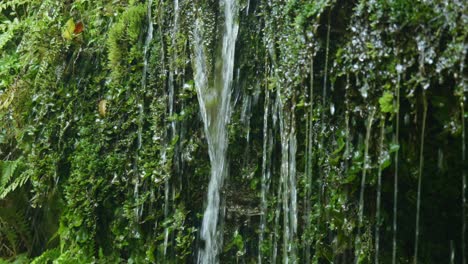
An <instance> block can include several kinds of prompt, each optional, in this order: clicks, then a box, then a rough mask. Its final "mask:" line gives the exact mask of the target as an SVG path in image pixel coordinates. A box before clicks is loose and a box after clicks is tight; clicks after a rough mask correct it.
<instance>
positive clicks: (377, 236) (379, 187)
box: [375, 116, 385, 264]
mask: <svg viewBox="0 0 468 264" xmlns="http://www.w3.org/2000/svg"><path fill="white" fill-rule="evenodd" d="M384 131H385V116H382V117H381V119H380V142H379V159H378V163H379V171H378V173H377V202H376V204H377V208H376V215H375V264H379V248H380V203H381V194H382V163H383V161H384V159H383V157H382V155H383V153H382V151H383V142H384V136H385V134H384Z"/></svg>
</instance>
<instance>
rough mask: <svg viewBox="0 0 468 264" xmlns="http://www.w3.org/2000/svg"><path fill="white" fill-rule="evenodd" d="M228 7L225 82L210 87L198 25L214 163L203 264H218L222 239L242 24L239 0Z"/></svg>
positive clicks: (201, 93)
mask: <svg viewBox="0 0 468 264" xmlns="http://www.w3.org/2000/svg"><path fill="white" fill-rule="evenodd" d="M220 6H221V7H224V25H225V26H224V36H223V43H222V75H221V77H220V80H221V82H214V83H215V84H219V85H215V87H208V77H207V68H206V57H205V53H204V46H203V39H202V34H201V22H200V20H197V24H196V25H195V32H194V39H195V47H194V50H195V86H196V89H197V96H198V101H199V104H200V109H201V114H202V118H203V122H204V129H205V135H206V139H207V141H208V150H209V156H210V162H211V178H210V182H209V185H208V202H207V207H206V210H205V213H204V215H203V223H202V227H201V238H202V239H203V240H204V242H205V248H204V249H202V250H200V254H199V256H198V262H199V263H216V262H217V255H218V252H219V250H220V247H221V246H220V244H221V243H220V241H218V228H217V227H218V216H219V209H220V190H221V188H222V186H223V182H224V178H225V177H226V174H227V159H226V150H227V145H228V138H227V136H228V135H227V128H226V126H227V124H228V123H229V119H230V112H231V102H230V101H231V85H232V79H233V68H234V52H235V43H236V39H237V32H238V28H239V26H238V24H237V22H236V17H237V11H238V7H237V3H236V1H235V0H221V1H220Z"/></svg>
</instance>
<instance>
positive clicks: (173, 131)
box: [163, 0, 179, 256]
mask: <svg viewBox="0 0 468 264" xmlns="http://www.w3.org/2000/svg"><path fill="white" fill-rule="evenodd" d="M178 28H179V1H178V0H174V25H173V28H172V46H175V42H176V39H177V31H178ZM176 57H177V53H176V52H175V51H173V53H172V54H171V56H170V70H169V80H168V82H169V85H168V86H169V98H168V104H169V117H171V126H170V134H169V139H168V144H170V143H171V141H172V140H173V139H174V137H175V135H176V132H177V131H176V123H175V120H174V118H172V116H173V114H174V74H175V73H174V72H175V69H174V68H175V65H174V64H175V60H176ZM164 152H165V150H164ZM164 160H165V153H164ZM170 189H171V184H170V182H169V177H168V178H166V180H165V182H164V217H165V218H167V217H168V215H169V203H170V197H169V196H170V194H169V193H170ZM172 191H173V192H174V189H172ZM168 240H169V228H168V227H166V228H165V229H164V250H163V251H164V256H165V255H166V251H167V246H168Z"/></svg>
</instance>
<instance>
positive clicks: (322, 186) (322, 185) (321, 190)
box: [317, 12, 331, 228]
mask: <svg viewBox="0 0 468 264" xmlns="http://www.w3.org/2000/svg"><path fill="white" fill-rule="evenodd" d="M330 19H331V15H330V12H329V13H328V26H327V41H326V48H325V65H324V70H323V72H324V73H323V90H322V106H321V108H322V109H321V111H322V120H321V123H322V124H321V128H320V133H321V135H320V142H319V144H318V147H319V148H323V147H324V146H323V144H324V143H323V140H324V136H323V135H324V133H325V112H326V110H325V109H326V107H325V105H326V97H327V78H328V52H329V47H330ZM319 178H320V181H319V185H320V186H319V195H318V204H319V206H318V217H317V219H318V220H317V222H318V223H317V226H318V228H320V227H321V224H322V223H321V220H322V219H321V218H322V198H323V197H322V196H324V193H325V183H324V182H325V177H324V175H323V173H321V174H320V176H319ZM323 207H325V206H323Z"/></svg>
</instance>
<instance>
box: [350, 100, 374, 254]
mask: <svg viewBox="0 0 468 264" xmlns="http://www.w3.org/2000/svg"><path fill="white" fill-rule="evenodd" d="M375 111H376V110H375V107H372V110H371V113H370V115H369V118H368V119H367V129H366V139H365V142H364V161H363V164H362V167H363V168H362V176H361V191H360V193H359V214H358V221H359V223H358V232H357V237H356V247H355V250H356V258H355V262H356V263H358V260H359V256H360V255H361V254H360V253H361V252H360V251H361V226H362V221H363V217H364V190H365V186H366V173H367V166H368V165H367V162H368V155H369V141H370V135H371V132H372V122H373V121H374V114H375Z"/></svg>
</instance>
